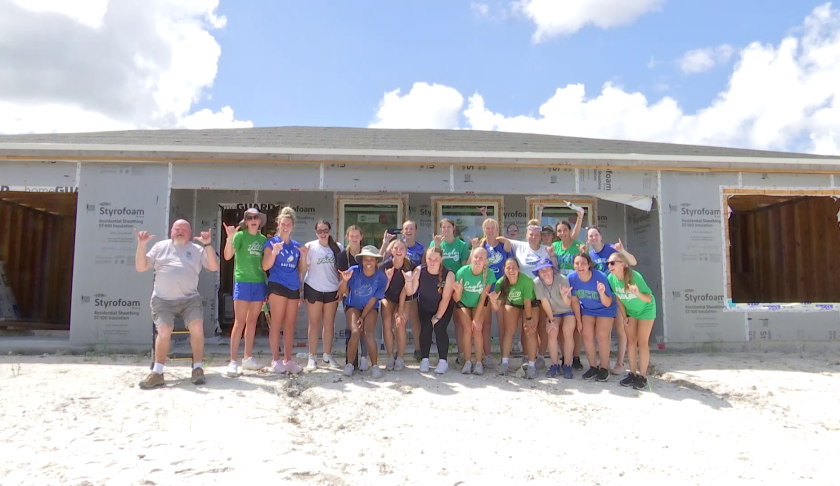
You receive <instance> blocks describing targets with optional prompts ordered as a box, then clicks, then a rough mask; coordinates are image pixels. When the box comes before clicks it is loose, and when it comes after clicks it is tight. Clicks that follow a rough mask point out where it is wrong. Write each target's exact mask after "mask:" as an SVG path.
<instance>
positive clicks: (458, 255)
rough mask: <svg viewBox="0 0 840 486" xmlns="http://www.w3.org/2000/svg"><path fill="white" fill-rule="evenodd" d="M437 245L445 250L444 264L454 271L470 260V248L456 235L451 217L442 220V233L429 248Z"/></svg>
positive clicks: (436, 236)
mask: <svg viewBox="0 0 840 486" xmlns="http://www.w3.org/2000/svg"><path fill="white" fill-rule="evenodd" d="M435 247H437V248H440V249H441V250H442V251H443V266H444V267H446V268H448V269H450V270H452V271H453V272H457V271H458V270H460V269H461V267H462V266H464V265H466V264H467V261H469V258H470V250H469V248H468V247H467V244H466V243H465V242H464V240H462V239H460V238H456V237H455V222H454V221H452V220H451V219H449V218H443V219H441V220H440V234H439V235H435V238H434V239H433V240H432V242H431V243H429V248H435ZM456 322H457V321H456Z"/></svg>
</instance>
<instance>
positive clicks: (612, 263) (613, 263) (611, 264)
mask: <svg viewBox="0 0 840 486" xmlns="http://www.w3.org/2000/svg"><path fill="white" fill-rule="evenodd" d="M616 263H618V262H617V261H613V262H607V265H608V266H610V267H611V266H613V265H615V264H616Z"/></svg>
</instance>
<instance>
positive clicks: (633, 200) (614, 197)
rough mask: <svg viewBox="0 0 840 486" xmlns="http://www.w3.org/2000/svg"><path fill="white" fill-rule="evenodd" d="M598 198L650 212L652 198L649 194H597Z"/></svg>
mask: <svg viewBox="0 0 840 486" xmlns="http://www.w3.org/2000/svg"><path fill="white" fill-rule="evenodd" d="M597 196H598V198H600V199H605V200H607V201H612V202H617V203H621V204H626V205H628V206H632V207H634V208H636V209H640V210H642V211H646V212H650V208H651V207H653V198H652V197H650V196H632V195H629V194H598V195H597Z"/></svg>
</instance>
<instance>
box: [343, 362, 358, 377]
mask: <svg viewBox="0 0 840 486" xmlns="http://www.w3.org/2000/svg"><path fill="white" fill-rule="evenodd" d="M355 369H356V367H355V366H353V363H347V366H345V367H344V376H353V371H354V370H355Z"/></svg>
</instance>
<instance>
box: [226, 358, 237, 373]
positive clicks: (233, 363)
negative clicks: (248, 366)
mask: <svg viewBox="0 0 840 486" xmlns="http://www.w3.org/2000/svg"><path fill="white" fill-rule="evenodd" d="M227 375H228V376H239V367H238V366H236V361H231V362H230V363H228V369H227Z"/></svg>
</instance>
